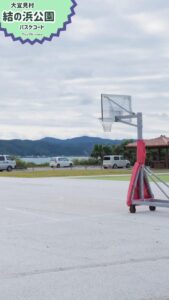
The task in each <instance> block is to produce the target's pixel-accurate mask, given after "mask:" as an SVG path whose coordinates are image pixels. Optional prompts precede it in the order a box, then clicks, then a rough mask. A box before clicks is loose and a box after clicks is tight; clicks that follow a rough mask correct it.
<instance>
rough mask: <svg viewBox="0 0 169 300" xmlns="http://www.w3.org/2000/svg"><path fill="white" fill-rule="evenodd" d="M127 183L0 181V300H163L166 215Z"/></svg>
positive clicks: (168, 263)
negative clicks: (129, 200) (143, 203)
mask: <svg viewBox="0 0 169 300" xmlns="http://www.w3.org/2000/svg"><path fill="white" fill-rule="evenodd" d="M127 187H128V183H127V182H113V181H101V180H92V179H70V178H69V179H61V178H50V179H47V178H46V179H45V178H43V179H16V178H0V191H1V197H0V241H1V242H0V299H2V300H27V299H28V300H103V299H105V300H121V299H122V300H125V299H126V300H137V299H138V300H141V299H142V300H156V299H160V300H163V299H164V300H168V299H169V209H167V208H166V209H164V208H163V209H158V210H157V212H155V213H154V212H149V210H148V209H147V208H139V209H137V214H135V215H131V214H129V213H128V208H127V207H126V205H125V198H126V191H127Z"/></svg>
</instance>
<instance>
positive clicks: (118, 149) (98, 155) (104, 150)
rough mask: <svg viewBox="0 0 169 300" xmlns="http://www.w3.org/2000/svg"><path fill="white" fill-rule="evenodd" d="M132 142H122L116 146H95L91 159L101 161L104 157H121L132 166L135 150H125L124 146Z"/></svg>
mask: <svg viewBox="0 0 169 300" xmlns="http://www.w3.org/2000/svg"><path fill="white" fill-rule="evenodd" d="M132 142H133V140H125V141H124V142H122V143H121V144H118V145H101V144H96V145H95V146H94V147H93V150H92V153H91V157H93V158H95V159H97V160H101V161H103V157H104V156H105V155H123V156H124V158H126V159H128V160H130V162H131V163H132V164H134V162H135V160H136V150H135V149H128V148H126V146H127V145H128V144H129V143H132Z"/></svg>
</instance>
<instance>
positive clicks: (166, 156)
mask: <svg viewBox="0 0 169 300" xmlns="http://www.w3.org/2000/svg"><path fill="white" fill-rule="evenodd" d="M144 141H145V144H146V148H147V150H148V149H151V150H153V151H152V153H151V167H154V168H169V137H166V136H165V135H161V136H160V137H158V138H155V139H150V140H147V139H145V140H144ZM126 147H127V148H128V149H132V148H136V147H137V143H136V142H134V143H130V144H128V145H127V146H126ZM148 153H149V152H148ZM148 156H149V155H148Z"/></svg>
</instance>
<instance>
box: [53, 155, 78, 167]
mask: <svg viewBox="0 0 169 300" xmlns="http://www.w3.org/2000/svg"><path fill="white" fill-rule="evenodd" d="M49 166H50V167H51V168H64V167H73V162H72V160H70V159H69V158H67V157H53V158H52V159H51V161H50V163H49Z"/></svg>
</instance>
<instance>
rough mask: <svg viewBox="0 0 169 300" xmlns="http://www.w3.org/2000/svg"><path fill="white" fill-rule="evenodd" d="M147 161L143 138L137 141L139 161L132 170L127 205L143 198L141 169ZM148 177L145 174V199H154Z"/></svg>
mask: <svg viewBox="0 0 169 300" xmlns="http://www.w3.org/2000/svg"><path fill="white" fill-rule="evenodd" d="M145 162H146V145H145V142H144V141H143V140H138V141H137V161H136V163H135V165H134V167H133V171H132V177H131V181H130V185H129V189H128V194H127V205H128V206H131V205H132V200H142V199H141V197H140V195H141V193H140V188H141V187H140V176H139V174H140V170H141V168H142V167H143V166H144V165H145ZM147 180H148V179H147V178H145V175H144V187H143V188H144V191H143V193H142V194H143V195H144V199H152V198H153V197H154V196H153V195H152V193H151V191H150V188H149V183H148V182H147Z"/></svg>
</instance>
